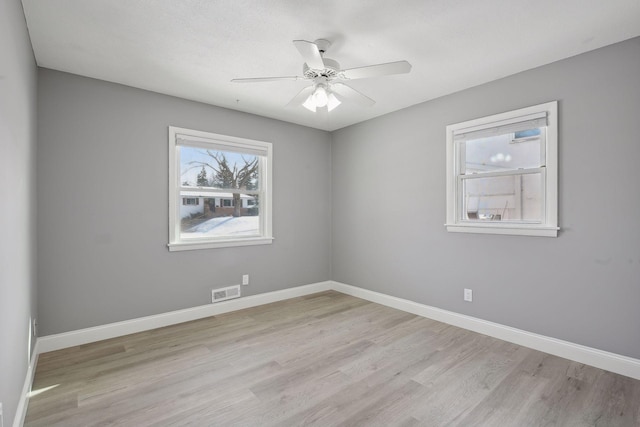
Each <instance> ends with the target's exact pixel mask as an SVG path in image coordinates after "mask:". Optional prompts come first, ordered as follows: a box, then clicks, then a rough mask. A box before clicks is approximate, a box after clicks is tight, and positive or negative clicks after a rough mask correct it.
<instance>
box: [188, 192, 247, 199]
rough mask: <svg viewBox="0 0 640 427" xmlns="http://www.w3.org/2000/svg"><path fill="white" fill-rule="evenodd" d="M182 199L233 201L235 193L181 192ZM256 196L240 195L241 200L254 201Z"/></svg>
mask: <svg viewBox="0 0 640 427" xmlns="http://www.w3.org/2000/svg"><path fill="white" fill-rule="evenodd" d="M180 196H181V197H205V198H210V199H213V198H214V197H215V198H217V199H232V198H233V193H201V192H200V191H181V192H180ZM254 197H255V196H252V195H250V194H240V198H241V199H253V198H254Z"/></svg>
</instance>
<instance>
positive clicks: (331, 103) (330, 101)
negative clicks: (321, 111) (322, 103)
mask: <svg viewBox="0 0 640 427" xmlns="http://www.w3.org/2000/svg"><path fill="white" fill-rule="evenodd" d="M338 105H340V100H339V99H338V98H337V97H336V96H335V95H334V94H333V93H331V92H329V95H328V96H327V109H328V110H329V111H331V110H333V109H334V108H336V107H337V106H338Z"/></svg>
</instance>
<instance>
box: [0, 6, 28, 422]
mask: <svg viewBox="0 0 640 427" xmlns="http://www.w3.org/2000/svg"><path fill="white" fill-rule="evenodd" d="M36 83H37V81H36V64H35V61H34V58H33V52H32V50H31V42H30V41H29V35H28V33H27V26H26V24H25V20H24V15H23V13H22V4H21V3H20V1H19V0H7V1H0V224H2V231H1V232H0V402H2V403H3V412H4V425H5V426H8V425H11V424H12V423H13V419H14V416H15V412H16V407H17V405H18V399H19V398H20V392H21V390H22V385H23V383H24V379H25V375H26V372H27V366H28V364H29V352H30V349H29V343H30V340H29V322H30V319H31V318H32V317H34V316H35V312H36V310H35V309H36V276H35V215H36V209H35V206H36V205H35V173H36V164H35V146H36Z"/></svg>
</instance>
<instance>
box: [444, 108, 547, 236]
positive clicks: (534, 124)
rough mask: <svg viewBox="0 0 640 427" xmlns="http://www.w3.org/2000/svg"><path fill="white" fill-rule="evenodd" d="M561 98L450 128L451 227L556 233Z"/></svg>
mask: <svg viewBox="0 0 640 427" xmlns="http://www.w3.org/2000/svg"><path fill="white" fill-rule="evenodd" d="M557 123H558V120H557V102H549V103H546V104H542V105H536V106H533V107H528V108H523V109H520V110H516V111H510V112H507V113H502V114H496V115H493V116H489V117H483V118H480V119H475V120H470V121H467V122H463V123H457V124H454V125H450V126H447V223H446V227H447V230H448V231H450V232H464V233H492V234H517V235H529V236H547V237H555V236H557V232H558V226H557V221H558V219H557V218H558V214H557V176H558V166H557Z"/></svg>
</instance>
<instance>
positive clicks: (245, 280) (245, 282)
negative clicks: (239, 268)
mask: <svg viewBox="0 0 640 427" xmlns="http://www.w3.org/2000/svg"><path fill="white" fill-rule="evenodd" d="M242 284H243V285H244V286H246V285H248V284H249V275H248V274H243V275H242Z"/></svg>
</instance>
